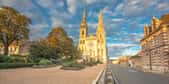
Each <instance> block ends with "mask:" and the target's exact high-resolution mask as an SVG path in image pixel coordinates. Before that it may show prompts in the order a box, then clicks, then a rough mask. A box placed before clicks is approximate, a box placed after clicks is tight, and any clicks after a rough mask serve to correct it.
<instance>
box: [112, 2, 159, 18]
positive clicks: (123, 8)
mask: <svg viewBox="0 0 169 84" xmlns="http://www.w3.org/2000/svg"><path fill="white" fill-rule="evenodd" d="M156 4H158V0H126V1H123V2H122V3H120V4H119V5H118V6H117V7H116V9H115V10H116V12H118V13H120V14H122V15H124V16H133V15H140V14H143V13H145V12H147V11H150V10H149V9H150V8H152V7H153V6H155V5H156Z"/></svg>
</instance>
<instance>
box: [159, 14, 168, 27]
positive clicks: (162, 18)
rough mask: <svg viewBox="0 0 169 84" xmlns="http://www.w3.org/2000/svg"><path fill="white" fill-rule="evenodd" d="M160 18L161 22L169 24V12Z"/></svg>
mask: <svg viewBox="0 0 169 84" xmlns="http://www.w3.org/2000/svg"><path fill="white" fill-rule="evenodd" d="M160 20H161V21H162V22H161V24H169V13H168V14H164V15H163V16H162V17H161V18H160Z"/></svg>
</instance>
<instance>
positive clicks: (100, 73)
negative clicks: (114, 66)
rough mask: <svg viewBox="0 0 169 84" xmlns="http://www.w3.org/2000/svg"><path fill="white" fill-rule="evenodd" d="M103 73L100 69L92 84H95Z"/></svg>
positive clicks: (103, 70)
mask: <svg viewBox="0 0 169 84" xmlns="http://www.w3.org/2000/svg"><path fill="white" fill-rule="evenodd" d="M104 72H105V68H104V69H102V70H101V71H100V72H99V74H98V75H97V77H96V79H95V80H93V82H92V84H97V82H98V81H99V79H100V77H101V76H102V74H103V73H104Z"/></svg>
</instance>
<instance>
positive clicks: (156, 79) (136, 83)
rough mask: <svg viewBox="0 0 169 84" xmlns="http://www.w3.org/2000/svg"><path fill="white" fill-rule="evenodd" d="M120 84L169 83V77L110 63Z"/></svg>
mask: <svg viewBox="0 0 169 84" xmlns="http://www.w3.org/2000/svg"><path fill="white" fill-rule="evenodd" d="M109 66H110V68H111V70H112V72H113V73H114V74H115V76H116V78H117V80H118V82H119V84H169V77H167V76H163V75H159V74H153V73H149V72H142V71H137V70H134V69H131V68H127V67H124V66H119V65H113V64H110V65H109Z"/></svg>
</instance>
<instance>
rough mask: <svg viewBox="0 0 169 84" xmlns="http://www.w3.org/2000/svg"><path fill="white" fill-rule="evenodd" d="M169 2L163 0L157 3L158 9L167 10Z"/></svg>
mask: <svg viewBox="0 0 169 84" xmlns="http://www.w3.org/2000/svg"><path fill="white" fill-rule="evenodd" d="M168 8H169V3H168V2H162V3H159V4H157V6H156V9H157V11H167V10H169V9H168Z"/></svg>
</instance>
